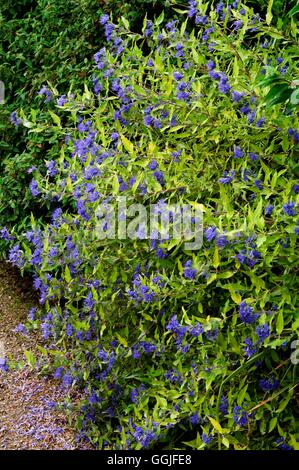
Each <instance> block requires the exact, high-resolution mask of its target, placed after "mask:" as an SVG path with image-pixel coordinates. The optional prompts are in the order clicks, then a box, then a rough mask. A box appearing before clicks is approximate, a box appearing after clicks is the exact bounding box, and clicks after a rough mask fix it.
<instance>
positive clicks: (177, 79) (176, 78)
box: [173, 72, 184, 82]
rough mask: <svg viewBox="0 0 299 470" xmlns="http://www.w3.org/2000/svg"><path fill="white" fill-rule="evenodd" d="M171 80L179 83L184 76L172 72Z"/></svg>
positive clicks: (180, 73)
mask: <svg viewBox="0 0 299 470" xmlns="http://www.w3.org/2000/svg"><path fill="white" fill-rule="evenodd" d="M173 78H174V79H175V80H176V81H177V82H179V81H180V80H182V79H183V78H184V74H183V73H182V72H173Z"/></svg>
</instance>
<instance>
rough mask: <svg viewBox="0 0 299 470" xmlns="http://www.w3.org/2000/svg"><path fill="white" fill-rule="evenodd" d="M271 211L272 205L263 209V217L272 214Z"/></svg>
mask: <svg viewBox="0 0 299 470" xmlns="http://www.w3.org/2000/svg"><path fill="white" fill-rule="evenodd" d="M273 209H274V206H273V204H269V205H268V206H267V207H266V208H265V215H267V216H269V215H271V214H272V212H273Z"/></svg>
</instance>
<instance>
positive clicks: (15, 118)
mask: <svg viewBox="0 0 299 470" xmlns="http://www.w3.org/2000/svg"><path fill="white" fill-rule="evenodd" d="M10 122H11V123H12V124H14V125H15V126H16V127H18V126H19V125H20V124H22V121H21V119H19V118H18V116H17V113H16V111H13V112H12V113H11V115H10Z"/></svg>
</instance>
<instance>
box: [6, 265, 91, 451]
mask: <svg viewBox="0 0 299 470" xmlns="http://www.w3.org/2000/svg"><path fill="white" fill-rule="evenodd" d="M35 303H36V299H35V296H34V293H33V292H32V290H31V288H30V280H29V279H26V278H25V279H24V278H20V275H19V274H18V273H17V272H16V271H15V270H13V269H12V268H10V267H9V266H7V265H6V264H5V263H3V262H1V261H0V360H1V359H3V358H13V359H16V360H20V359H22V358H24V357H23V353H24V350H29V349H34V346H35V341H34V338H32V337H31V338H30V337H24V336H23V335H19V334H17V333H15V332H14V331H13V330H14V328H15V327H16V326H17V325H18V324H19V323H20V322H21V321H24V320H25V319H26V317H27V313H28V309H29V307H32V306H33V305H34V304H35ZM63 395H64V393H63V390H62V389H61V387H60V386H59V385H58V384H57V383H56V381H54V380H51V379H47V378H44V377H42V376H40V375H37V373H36V372H35V371H32V370H31V369H30V368H29V366H25V367H23V368H22V369H21V370H13V371H9V372H4V371H1V370H0V450H1V449H2V450H4V449H17V450H21V449H39V450H41V449H48V450H50V449H51V450H53V449H54V450H58V449H69V450H73V449H79V448H81V449H83V448H88V446H86V445H79V444H78V443H77V442H76V433H75V432H74V430H73V429H72V428H71V427H70V426H69V424H68V422H67V418H66V416H65V415H64V413H61V412H59V411H58V410H57V409H56V407H55V404H56V403H59V402H61V401H62V400H63Z"/></svg>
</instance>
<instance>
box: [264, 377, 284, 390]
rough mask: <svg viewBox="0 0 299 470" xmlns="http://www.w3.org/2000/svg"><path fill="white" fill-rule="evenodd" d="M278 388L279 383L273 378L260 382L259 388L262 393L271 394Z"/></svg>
mask: <svg viewBox="0 0 299 470" xmlns="http://www.w3.org/2000/svg"><path fill="white" fill-rule="evenodd" d="M279 386H280V384H279V381H278V380H277V379H276V378H275V377H270V378H269V379H261V380H260V387H261V389H262V390H263V391H264V392H272V391H273V390H277V389H278V388H279Z"/></svg>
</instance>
